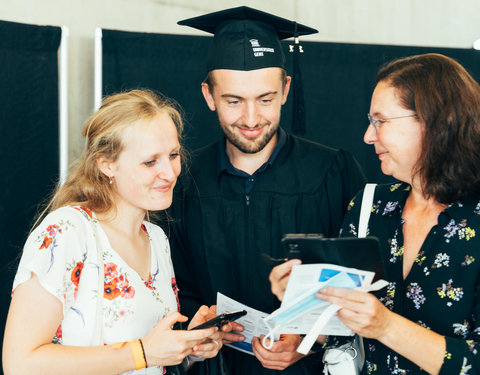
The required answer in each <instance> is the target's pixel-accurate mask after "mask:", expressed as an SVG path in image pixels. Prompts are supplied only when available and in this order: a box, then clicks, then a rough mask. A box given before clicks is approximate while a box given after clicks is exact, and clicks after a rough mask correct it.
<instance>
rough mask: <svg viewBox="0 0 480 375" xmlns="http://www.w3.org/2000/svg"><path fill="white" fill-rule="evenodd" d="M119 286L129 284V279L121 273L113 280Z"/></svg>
mask: <svg viewBox="0 0 480 375" xmlns="http://www.w3.org/2000/svg"><path fill="white" fill-rule="evenodd" d="M113 280H114V281H115V282H116V283H117V284H124V283H127V284H128V280H127V278H126V277H125V275H122V274H121V273H120V274H119V275H118V276H117V277H115V278H114V279H113Z"/></svg>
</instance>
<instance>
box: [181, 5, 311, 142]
mask: <svg viewBox="0 0 480 375" xmlns="http://www.w3.org/2000/svg"><path fill="white" fill-rule="evenodd" d="M178 24H179V25H184V26H190V27H193V28H196V29H199V30H202V31H206V32H208V33H212V34H214V37H213V42H212V43H211V45H210V49H209V53H208V58H207V71H211V70H214V69H231V70H255V69H262V68H270V67H279V68H283V69H285V55H284V53H283V48H282V46H281V44H280V40H281V39H286V38H291V37H295V43H296V44H298V37H299V36H302V35H309V34H314V33H317V32H318V31H317V30H316V29H313V28H311V27H308V26H305V25H302V24H299V23H296V22H294V21H290V20H287V19H285V18H281V17H277V16H274V15H273V14H269V13H266V12H262V11H260V10H257V9H253V8H249V7H246V6H241V7H237V8H231V9H225V10H221V11H218V12H213V13H209V14H205V15H202V16H199V17H193V18H189V19H186V20H182V21H179V22H178ZM293 52H294V60H293V62H294V64H293V66H294V68H293V70H294V71H293V76H294V78H293V81H292V84H293V87H292V90H293V96H294V119H293V126H292V127H293V129H294V130H296V131H295V132H296V133H305V113H304V108H303V92H302V88H301V85H300V82H301V78H300V71H299V69H298V53H299V48H298V46H297V48H294V51H293Z"/></svg>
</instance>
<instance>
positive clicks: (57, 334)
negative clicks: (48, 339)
mask: <svg viewBox="0 0 480 375" xmlns="http://www.w3.org/2000/svg"><path fill="white" fill-rule="evenodd" d="M55 337H56V338H57V339H61V338H62V325H61V324H60V325H59V326H58V328H57V333H55Z"/></svg>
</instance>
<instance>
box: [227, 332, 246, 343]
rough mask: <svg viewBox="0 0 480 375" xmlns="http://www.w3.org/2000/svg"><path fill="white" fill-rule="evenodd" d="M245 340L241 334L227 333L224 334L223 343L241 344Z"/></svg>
mask: <svg viewBox="0 0 480 375" xmlns="http://www.w3.org/2000/svg"><path fill="white" fill-rule="evenodd" d="M243 340H245V336H244V335H242V334H240V333H233V332H225V333H224V334H223V343H224V344H230V343H232V342H240V341H243Z"/></svg>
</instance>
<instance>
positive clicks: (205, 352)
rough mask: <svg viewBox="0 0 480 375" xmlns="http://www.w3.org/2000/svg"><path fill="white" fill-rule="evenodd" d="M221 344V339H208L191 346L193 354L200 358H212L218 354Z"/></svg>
mask: <svg viewBox="0 0 480 375" xmlns="http://www.w3.org/2000/svg"><path fill="white" fill-rule="evenodd" d="M222 346H223V343H222V341H221V340H208V341H205V342H204V343H201V344H198V345H195V346H194V347H193V355H194V356H196V357H202V358H212V357H215V356H216V355H217V354H218V352H219V351H220V349H221V348H222Z"/></svg>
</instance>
